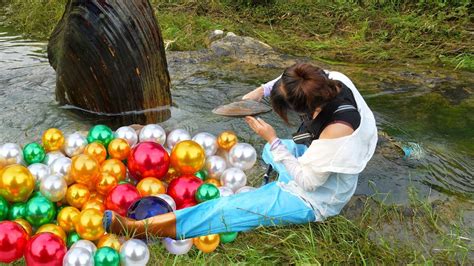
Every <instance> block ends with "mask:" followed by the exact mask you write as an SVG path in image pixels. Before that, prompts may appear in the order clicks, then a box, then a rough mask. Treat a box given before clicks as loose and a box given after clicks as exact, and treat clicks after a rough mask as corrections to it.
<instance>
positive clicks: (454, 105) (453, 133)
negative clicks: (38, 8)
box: [0, 26, 474, 203]
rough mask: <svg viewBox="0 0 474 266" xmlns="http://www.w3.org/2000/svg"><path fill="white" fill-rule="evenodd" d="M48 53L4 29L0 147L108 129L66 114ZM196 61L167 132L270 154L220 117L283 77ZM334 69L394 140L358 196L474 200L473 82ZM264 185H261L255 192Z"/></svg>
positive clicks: (460, 77) (177, 67)
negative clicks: (227, 137) (221, 139)
mask: <svg viewBox="0 0 474 266" xmlns="http://www.w3.org/2000/svg"><path fill="white" fill-rule="evenodd" d="M45 49H46V43H44V42H37V41H34V40H28V39H25V38H24V37H22V36H20V35H18V34H15V33H14V32H13V31H12V30H10V29H8V28H5V27H3V26H0V121H1V122H0V143H6V142H15V143H18V144H22V145H23V144H26V143H28V142H31V141H37V140H40V134H41V133H42V132H43V131H44V130H46V129H48V128H51V127H57V128H60V129H62V130H63V131H64V132H66V133H72V132H74V131H77V130H88V128H89V127H90V126H91V125H93V124H95V123H101V122H104V120H103V119H98V118H84V117H82V116H79V115H77V114H75V113H72V112H71V111H70V110H67V109H65V108H63V107H61V106H59V105H58V104H57V102H56V101H55V99H54V88H55V72H54V70H53V69H52V68H51V67H50V66H49V64H48V60H47V57H46V52H45ZM193 53H194V52H169V53H168V61H169V70H170V74H171V78H172V94H173V101H174V104H175V106H174V107H172V110H171V111H172V118H171V119H170V120H168V121H166V122H164V123H163V124H162V125H163V126H164V127H165V128H166V129H168V130H170V129H173V128H177V127H181V128H186V129H188V130H190V131H191V132H193V133H197V132H200V131H208V132H211V133H218V132H220V131H222V130H225V129H232V130H234V131H235V132H237V133H238V134H239V136H240V137H241V138H242V139H243V140H245V141H248V142H251V143H253V144H255V145H256V148H257V150H258V151H261V149H262V147H263V141H261V140H259V139H258V138H256V137H255V136H254V135H253V134H252V132H251V131H250V129H249V128H248V126H247V125H246V124H245V123H244V122H243V120H242V119H236V118H226V117H220V116H216V115H213V114H212V113H211V111H212V109H213V108H215V107H216V106H218V105H220V104H223V103H230V102H231V101H233V100H236V99H238V98H239V97H241V96H242V95H243V94H245V93H246V92H248V91H250V90H252V89H253V88H255V87H256V86H258V85H259V84H261V83H262V82H264V81H266V80H269V79H273V78H274V77H275V76H276V75H278V74H279V73H280V72H281V69H268V68H259V67H256V66H253V65H246V64H239V63H235V62H232V61H231V60H230V61H229V60H214V61H213V60H211V61H206V62H202V61H200V60H193V59H192V58H193ZM196 53H198V52H196ZM184 55H186V56H184ZM184 58H185V59H184ZM329 67H330V69H333V70H337V71H341V72H343V73H345V74H346V75H347V76H349V77H350V78H351V79H353V81H354V83H355V84H356V86H358V88H359V90H360V91H361V93H362V94H363V96H364V97H365V98H366V100H367V102H368V104H369V106H370V107H371V108H372V110H373V111H374V113H375V116H376V119H377V123H378V128H379V130H380V131H381V132H383V133H382V134H384V135H386V136H388V138H385V137H384V138H381V141H380V142H381V144H380V147H379V148H378V150H377V152H376V154H375V156H374V158H373V159H372V160H371V162H370V163H369V164H368V166H367V168H366V170H365V171H364V172H363V173H362V174H361V175H360V179H359V186H358V189H357V191H356V193H357V194H368V195H373V194H374V193H375V192H376V193H377V195H378V197H380V198H385V197H386V196H387V200H388V201H390V202H396V203H405V202H406V201H407V199H408V193H407V188H408V187H414V188H416V189H417V190H418V191H419V193H420V195H421V196H423V197H429V198H430V199H446V198H448V197H449V198H450V199H455V200H461V201H468V202H469V201H471V202H472V201H473V200H474V179H473V177H472V176H473V173H474V115H473V112H474V97H473V84H474V75H473V73H469V72H462V71H454V70H453V71H448V70H444V69H428V68H427V67H423V68H417V67H416V66H410V65H408V66H397V67H384V68H381V67H378V66H351V65H337V66H329ZM262 117H263V118H264V119H266V120H267V121H269V122H270V123H271V124H273V125H274V126H275V127H276V129H277V131H278V132H279V135H280V137H289V136H290V135H291V133H292V132H293V130H294V128H288V127H286V126H285V125H284V124H283V123H282V122H281V120H279V119H278V118H277V117H276V115H275V114H273V113H269V114H265V115H263V116H262ZM297 123H298V122H297V121H295V124H297ZM263 169H264V168H263V164H262V171H263ZM259 182H260V181H259V180H254V184H258V183H259Z"/></svg>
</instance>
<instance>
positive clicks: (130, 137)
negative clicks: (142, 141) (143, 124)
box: [115, 126, 138, 147]
mask: <svg viewBox="0 0 474 266" xmlns="http://www.w3.org/2000/svg"><path fill="white" fill-rule="evenodd" d="M115 137H116V138H121V139H124V140H126V141H127V142H128V144H129V145H130V147H133V145H135V144H137V143H138V135H137V132H136V131H135V129H133V128H132V127H128V126H125V127H120V128H119V129H117V130H115Z"/></svg>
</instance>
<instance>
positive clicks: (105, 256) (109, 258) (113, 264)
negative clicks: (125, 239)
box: [94, 247, 120, 266]
mask: <svg viewBox="0 0 474 266" xmlns="http://www.w3.org/2000/svg"><path fill="white" fill-rule="evenodd" d="M94 263H95V266H118V265H120V256H119V254H118V252H117V251H115V249H113V248H111V247H102V248H99V249H98V250H97V251H96V252H95V255H94Z"/></svg>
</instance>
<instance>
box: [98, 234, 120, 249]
mask: <svg viewBox="0 0 474 266" xmlns="http://www.w3.org/2000/svg"><path fill="white" fill-rule="evenodd" d="M123 242H124V239H123V238H119V237H118V236H117V235H114V234H106V235H103V236H102V237H101V238H100V239H99V241H98V242H97V248H102V247H109V248H113V249H115V250H116V251H117V252H120V248H121V247H122V244H123Z"/></svg>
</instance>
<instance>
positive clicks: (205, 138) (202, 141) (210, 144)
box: [193, 132, 219, 157]
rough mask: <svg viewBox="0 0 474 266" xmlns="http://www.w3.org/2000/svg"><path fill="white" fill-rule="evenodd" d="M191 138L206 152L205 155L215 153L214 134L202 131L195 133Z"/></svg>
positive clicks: (215, 141) (215, 140)
mask: <svg viewBox="0 0 474 266" xmlns="http://www.w3.org/2000/svg"><path fill="white" fill-rule="evenodd" d="M193 140H194V141H195V142H197V143H198V144H199V145H201V147H202V148H203V149H204V151H205V152H206V157H209V156H212V155H214V154H216V151H217V148H218V147H219V146H218V145H217V138H216V136H214V135H212V134H211V133H207V132H202V133H198V134H196V136H194V137H193Z"/></svg>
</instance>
